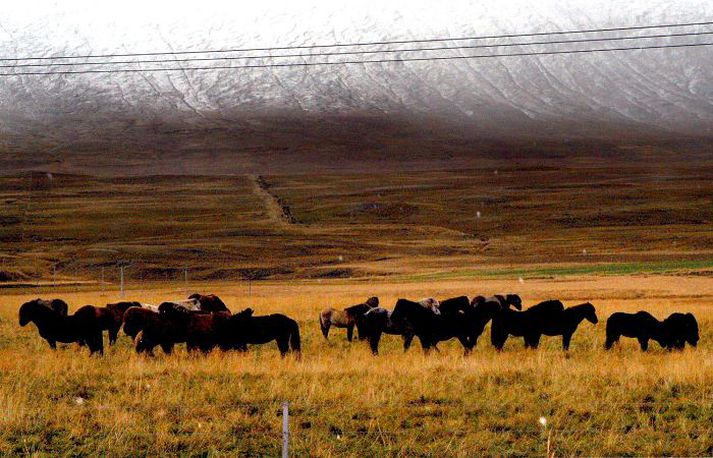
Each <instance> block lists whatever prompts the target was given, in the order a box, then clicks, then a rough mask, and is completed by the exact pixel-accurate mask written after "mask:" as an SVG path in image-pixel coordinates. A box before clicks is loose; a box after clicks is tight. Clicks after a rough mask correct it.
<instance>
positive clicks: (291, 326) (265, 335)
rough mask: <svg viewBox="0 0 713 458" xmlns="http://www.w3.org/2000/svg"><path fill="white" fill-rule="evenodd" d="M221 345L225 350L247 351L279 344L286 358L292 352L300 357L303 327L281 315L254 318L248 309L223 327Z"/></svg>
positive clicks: (278, 346)
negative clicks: (255, 346) (272, 343)
mask: <svg viewBox="0 0 713 458" xmlns="http://www.w3.org/2000/svg"><path fill="white" fill-rule="evenodd" d="M219 340H220V346H221V348H222V349H223V350H231V349H243V348H245V347H246V346H247V344H264V343H268V342H271V341H273V340H274V341H275V342H276V343H277V348H278V349H279V350H280V355H282V357H284V356H285V355H286V354H287V352H288V351H289V350H290V348H291V349H292V351H293V352H294V353H295V354H296V356H297V357H298V358H299V357H300V352H301V342H300V327H299V325H298V324H297V322H296V321H295V320H293V319H292V318H290V317H288V316H285V315H282V314H280V313H273V314H272V315H264V316H254V315H253V310H252V309H250V308H248V309H245V310H243V311H242V312H239V313H236V314H235V315H233V316H231V317H230V318H228V319H227V320H226V321H225V322H224V325H223V326H222V328H221V332H220V336H219Z"/></svg>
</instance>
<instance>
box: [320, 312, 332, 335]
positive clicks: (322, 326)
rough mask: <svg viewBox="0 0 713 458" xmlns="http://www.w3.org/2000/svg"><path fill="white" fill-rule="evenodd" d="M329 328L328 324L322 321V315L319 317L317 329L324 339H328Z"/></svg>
mask: <svg viewBox="0 0 713 458" xmlns="http://www.w3.org/2000/svg"><path fill="white" fill-rule="evenodd" d="M329 326H330V322H329V321H327V322H326V323H325V322H324V321H322V315H320V316H319V328H320V329H321V330H322V335H323V336H324V338H325V339H329Z"/></svg>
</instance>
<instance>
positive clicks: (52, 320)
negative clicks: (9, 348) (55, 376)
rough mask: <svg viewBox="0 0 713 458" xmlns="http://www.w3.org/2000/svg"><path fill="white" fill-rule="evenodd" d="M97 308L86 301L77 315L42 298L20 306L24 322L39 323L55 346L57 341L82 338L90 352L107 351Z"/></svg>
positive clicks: (75, 340) (80, 341)
mask: <svg viewBox="0 0 713 458" xmlns="http://www.w3.org/2000/svg"><path fill="white" fill-rule="evenodd" d="M96 309H97V308H96V307H94V306H92V305H85V306H84V307H81V308H80V309H79V310H77V311H76V312H75V313H74V315H69V316H66V315H61V314H60V313H59V312H57V311H56V310H55V309H53V308H51V307H49V306H47V305H46V304H44V303H43V302H42V301H39V302H38V301H37V300H35V301H30V302H26V303H24V304H22V306H21V307H20V311H19V315H20V326H26V325H27V324H29V323H30V322H33V323H35V326H37V330H38V331H39V333H40V336H41V337H42V338H43V339H45V340H46V341H47V343H48V344H49V346H50V348H52V349H53V350H56V349H57V342H62V343H72V342H79V343H86V344H87V346H88V347H89V352H90V354H94V353H97V352H98V353H99V354H103V353H104V342H103V339H102V329H101V325H100V323H99V321H98V320H97V310H96Z"/></svg>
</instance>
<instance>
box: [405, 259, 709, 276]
mask: <svg viewBox="0 0 713 458" xmlns="http://www.w3.org/2000/svg"><path fill="white" fill-rule="evenodd" d="M710 268H713V259H706V260H683V261H660V262H623V263H608V264H589V265H573V266H558V267H532V268H530V267H525V268H522V267H518V268H513V269H507V268H498V269H461V270H453V271H447V272H431V273H423V274H415V275H406V276H404V277H398V278H399V280H404V281H429V280H452V279H453V280H454V279H464V278H471V277H472V278H503V277H521V278H523V279H526V278H543V277H544V278H549V277H563V276H570V275H635V274H664V273H671V272H676V271H688V270H699V269H710Z"/></svg>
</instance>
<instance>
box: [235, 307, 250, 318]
mask: <svg viewBox="0 0 713 458" xmlns="http://www.w3.org/2000/svg"><path fill="white" fill-rule="evenodd" d="M253 313H255V310H253V309H251V308H250V307H248V308H246V309H245V310H241V311H240V312H238V313H236V314H235V315H233V316H234V317H240V318H250V317H252V316H253Z"/></svg>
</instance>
